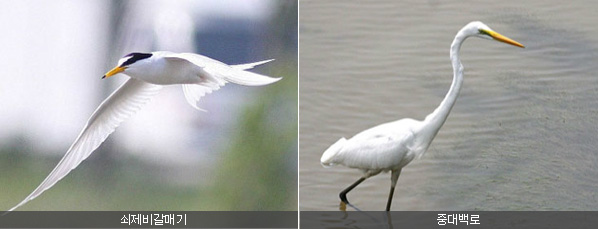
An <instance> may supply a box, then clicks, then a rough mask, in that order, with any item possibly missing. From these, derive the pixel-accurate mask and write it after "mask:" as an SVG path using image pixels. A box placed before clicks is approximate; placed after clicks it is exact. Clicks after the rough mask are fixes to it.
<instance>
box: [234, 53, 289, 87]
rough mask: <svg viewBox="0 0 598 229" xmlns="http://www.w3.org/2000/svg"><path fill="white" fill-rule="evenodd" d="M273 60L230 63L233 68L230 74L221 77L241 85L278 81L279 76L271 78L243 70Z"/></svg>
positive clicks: (259, 84) (257, 84) (256, 84)
mask: <svg viewBox="0 0 598 229" xmlns="http://www.w3.org/2000/svg"><path fill="white" fill-rule="evenodd" d="M273 60H274V59H270V60H264V61H258V62H254V63H248V64H238V65H231V67H232V68H233V69H234V70H233V71H232V72H231V73H230V74H226V75H224V76H223V78H224V80H226V81H228V82H231V83H236V84H241V85H245V86H261V85H266V84H271V83H274V82H276V81H279V80H280V79H282V78H280V77H279V78H272V77H269V76H265V75H260V74H257V73H253V72H248V71H244V70H247V69H251V68H253V67H255V66H257V65H260V64H265V63H268V62H270V61H273Z"/></svg>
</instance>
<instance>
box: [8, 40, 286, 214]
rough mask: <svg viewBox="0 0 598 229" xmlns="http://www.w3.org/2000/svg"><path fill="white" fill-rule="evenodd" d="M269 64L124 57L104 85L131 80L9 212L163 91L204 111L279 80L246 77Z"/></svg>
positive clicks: (167, 55) (162, 55)
mask: <svg viewBox="0 0 598 229" xmlns="http://www.w3.org/2000/svg"><path fill="white" fill-rule="evenodd" d="M270 61H272V60H265V61H260V62H255V63H249V64H241V65H227V64H224V63H222V62H220V61H217V60H214V59H211V58H208V57H205V56H202V55H198V54H193V53H172V52H165V51H159V52H152V53H131V54H128V55H126V56H124V57H123V58H121V59H120V60H119V61H118V65H117V66H116V67H115V68H114V69H112V70H110V71H109V72H108V73H106V75H104V76H103V77H102V79H103V78H108V77H111V76H113V75H116V74H118V73H124V74H126V75H128V76H130V77H131V78H129V79H128V80H127V81H126V82H125V83H124V84H123V85H122V86H120V87H119V88H118V89H116V91H114V92H113V93H112V94H111V95H110V96H108V98H106V100H104V101H103V102H102V103H101V104H100V106H99V107H98V108H97V109H96V110H95V112H94V113H93V114H92V115H91V117H90V118H89V120H88V121H87V124H86V125H85V127H84V128H83V130H82V131H81V133H80V134H79V137H77V139H76V140H75V142H74V143H73V144H72V145H71V147H70V148H69V149H68V150H67V152H66V154H65V155H64V156H63V157H62V159H61V160H60V162H58V165H56V167H55V168H54V170H52V172H51V173H50V175H48V177H46V179H45V180H44V181H43V182H42V183H41V184H40V185H39V186H38V187H37V188H36V189H35V190H34V191H33V192H32V193H31V194H29V196H27V198H25V199H24V200H23V201H21V202H20V203H19V204H17V205H16V206H15V207H13V208H11V209H10V210H8V211H13V210H15V209H16V208H18V207H20V206H22V205H23V204H25V203H27V202H29V201H30V200H32V199H34V198H35V197H37V196H39V195H40V194H42V193H43V192H44V191H45V190H48V189H49V188H51V187H52V186H53V185H54V184H56V182H58V181H59V180H60V179H62V178H64V177H65V176H66V175H67V174H68V173H69V172H70V171H71V170H73V169H74V168H76V167H77V166H78V165H79V164H80V163H81V162H82V161H83V160H85V159H86V158H87V157H89V155H90V154H91V153H92V152H93V151H94V150H95V149H96V148H98V147H99V146H100V144H102V142H104V140H106V138H107V137H108V135H110V134H111V133H112V132H114V130H115V129H116V127H118V125H119V124H120V123H121V122H122V121H123V120H125V119H126V118H128V117H129V116H131V115H133V113H135V112H137V110H139V109H140V108H141V106H142V105H144V104H146V103H147V102H149V100H150V99H151V98H152V97H153V96H155V95H157V94H158V92H159V90H160V89H161V88H162V86H163V85H170V84H182V85H183V91H184V94H185V98H186V99H187V102H188V103H189V104H191V106H193V107H194V108H196V109H199V110H201V109H200V108H199V107H198V106H197V103H198V102H199V99H200V98H201V97H202V96H204V95H205V94H209V93H211V92H212V91H215V90H218V89H219V88H220V87H222V86H224V84H226V83H228V82H231V83H235V84H240V85H246V86H261V85H266V84H271V83H274V82H276V81H278V80H280V78H270V77H267V76H264V75H260V74H256V73H252V72H248V71H245V70H247V69H251V68H253V67H255V66H257V65H260V64H265V63H267V62H270Z"/></svg>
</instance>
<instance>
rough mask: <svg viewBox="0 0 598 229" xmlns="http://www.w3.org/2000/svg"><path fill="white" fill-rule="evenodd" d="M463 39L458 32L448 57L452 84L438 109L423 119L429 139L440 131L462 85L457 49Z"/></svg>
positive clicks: (461, 33) (461, 72) (461, 66)
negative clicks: (451, 72) (449, 57)
mask: <svg viewBox="0 0 598 229" xmlns="http://www.w3.org/2000/svg"><path fill="white" fill-rule="evenodd" d="M465 38H467V36H466V35H465V34H464V33H463V32H462V31H459V33H457V36H455V39H454V40H453V43H452V44H451V53H450V56H451V63H452V65H453V83H452V84H451V88H450V89H449V91H448V93H447V94H446V96H445V97H444V99H443V100H442V102H441V103H440V105H439V106H438V108H436V110H434V112H432V113H431V114H429V115H428V116H426V119H424V123H425V125H424V126H426V128H430V129H428V130H429V131H424V132H425V133H427V134H428V135H429V136H428V137H429V138H434V137H435V136H436V134H437V133H438V130H440V127H442V125H443V124H444V121H446V118H447V117H448V115H449V113H450V112H451V109H452V108H453V105H455V102H456V101H457V96H459V91H460V90H461V85H462V84H463V65H461V60H460V59H459V49H461V44H462V43H463V41H464V40H465Z"/></svg>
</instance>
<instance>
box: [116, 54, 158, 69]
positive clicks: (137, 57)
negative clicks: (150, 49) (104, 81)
mask: <svg viewBox="0 0 598 229" xmlns="http://www.w3.org/2000/svg"><path fill="white" fill-rule="evenodd" d="M129 56H130V57H131V58H129V59H128V60H127V61H125V62H123V63H122V64H121V65H120V67H124V66H127V65H131V64H133V63H135V62H137V61H138V60H143V59H147V58H150V57H151V56H152V54H151V53H139V52H134V53H129V54H127V55H125V56H123V58H125V57H129Z"/></svg>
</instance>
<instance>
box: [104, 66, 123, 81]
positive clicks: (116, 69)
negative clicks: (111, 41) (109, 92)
mask: <svg viewBox="0 0 598 229" xmlns="http://www.w3.org/2000/svg"><path fill="white" fill-rule="evenodd" d="M125 69H127V67H120V66H119V67H115V68H113V69H112V70H110V71H109V72H108V73H106V75H104V76H103V77H102V79H104V78H108V77H110V76H113V75H116V74H118V73H121V72H122V71H124V70H125Z"/></svg>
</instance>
